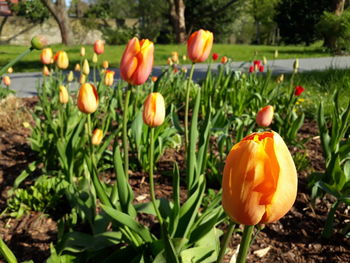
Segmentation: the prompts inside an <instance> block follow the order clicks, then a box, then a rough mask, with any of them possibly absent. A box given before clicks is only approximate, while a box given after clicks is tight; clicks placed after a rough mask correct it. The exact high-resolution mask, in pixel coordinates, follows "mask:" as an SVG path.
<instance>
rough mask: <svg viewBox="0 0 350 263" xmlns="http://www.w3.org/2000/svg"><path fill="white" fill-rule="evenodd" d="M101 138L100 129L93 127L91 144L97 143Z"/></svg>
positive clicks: (101, 132)
mask: <svg viewBox="0 0 350 263" xmlns="http://www.w3.org/2000/svg"><path fill="white" fill-rule="evenodd" d="M102 139H103V131H102V130H101V129H95V130H94V131H93V132H92V138H91V143H92V144H93V145H99V144H100V143H101V142H102Z"/></svg>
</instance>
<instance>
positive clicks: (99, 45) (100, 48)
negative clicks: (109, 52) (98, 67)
mask: <svg viewBox="0 0 350 263" xmlns="http://www.w3.org/2000/svg"><path fill="white" fill-rule="evenodd" d="M94 51H95V53H96V54H97V55H101V54H102V53H103V52H104V51H105V44H104V42H103V41H102V40H96V41H95V43H94Z"/></svg>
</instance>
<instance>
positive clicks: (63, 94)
mask: <svg viewBox="0 0 350 263" xmlns="http://www.w3.org/2000/svg"><path fill="white" fill-rule="evenodd" d="M68 101H69V94H68V91H67V89H66V87H65V86H63V85H60V102H61V103H62V104H67V103H68Z"/></svg>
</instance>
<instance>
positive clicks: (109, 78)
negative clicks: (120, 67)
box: [104, 70, 115, 86]
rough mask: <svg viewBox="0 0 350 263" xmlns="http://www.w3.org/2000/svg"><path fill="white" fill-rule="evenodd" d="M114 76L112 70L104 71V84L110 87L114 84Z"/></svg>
mask: <svg viewBox="0 0 350 263" xmlns="http://www.w3.org/2000/svg"><path fill="white" fill-rule="evenodd" d="M114 74H115V72H114V71H112V70H106V72H105V79H104V84H105V85H106V86H112V85H113V83H114Z"/></svg>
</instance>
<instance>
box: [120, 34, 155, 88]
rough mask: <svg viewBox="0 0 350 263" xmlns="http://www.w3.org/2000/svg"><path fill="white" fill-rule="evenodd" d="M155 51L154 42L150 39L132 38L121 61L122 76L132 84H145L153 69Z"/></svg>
mask: <svg viewBox="0 0 350 263" xmlns="http://www.w3.org/2000/svg"><path fill="white" fill-rule="evenodd" d="M153 51H154V45H153V42H151V41H149V40H148V39H142V40H141V41H139V40H138V39H137V38H136V37H134V38H133V39H131V40H130V41H129V43H128V44H127V46H126V48H125V50H124V53H123V57H122V60H121V62H120V75H121V77H122V78H123V79H124V80H125V81H127V82H128V83H129V84H132V85H141V84H143V83H144V82H145V81H146V80H147V78H148V76H149V74H150V73H151V71H152V66H153Z"/></svg>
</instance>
